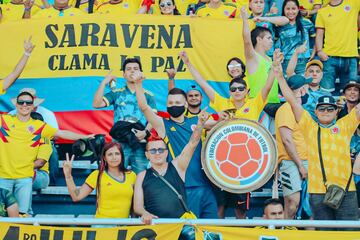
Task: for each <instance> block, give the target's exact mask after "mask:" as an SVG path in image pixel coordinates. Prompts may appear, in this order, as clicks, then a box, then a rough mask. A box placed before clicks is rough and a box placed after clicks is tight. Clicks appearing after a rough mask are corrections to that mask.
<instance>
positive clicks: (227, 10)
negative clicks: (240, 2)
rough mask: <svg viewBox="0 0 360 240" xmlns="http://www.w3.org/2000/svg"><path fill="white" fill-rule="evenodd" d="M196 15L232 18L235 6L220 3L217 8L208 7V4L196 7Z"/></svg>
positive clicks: (234, 14)
mask: <svg viewBox="0 0 360 240" xmlns="http://www.w3.org/2000/svg"><path fill="white" fill-rule="evenodd" d="M196 15H197V16H199V17H211V18H222V19H224V18H234V17H236V15H237V14H236V7H235V6H233V5H228V4H221V5H220V7H218V8H209V6H208V4H206V5H204V6H202V7H200V8H198V10H197V11H196Z"/></svg>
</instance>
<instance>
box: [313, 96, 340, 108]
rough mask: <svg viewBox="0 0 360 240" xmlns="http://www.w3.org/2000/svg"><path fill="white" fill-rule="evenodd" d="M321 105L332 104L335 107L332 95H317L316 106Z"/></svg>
mask: <svg viewBox="0 0 360 240" xmlns="http://www.w3.org/2000/svg"><path fill="white" fill-rule="evenodd" d="M321 105H332V106H335V107H336V108H337V105H336V101H335V98H333V97H332V96H321V97H319V99H318V102H317V104H316V108H317V107H319V106H321Z"/></svg>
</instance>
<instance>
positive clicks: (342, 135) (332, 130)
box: [299, 109, 360, 193]
mask: <svg viewBox="0 0 360 240" xmlns="http://www.w3.org/2000/svg"><path fill="white" fill-rule="evenodd" d="M359 124H360V121H359V120H358V119H357V117H356V112H355V109H353V110H352V111H351V112H350V113H349V114H348V115H346V116H345V117H343V118H341V119H340V120H339V121H337V122H336V123H335V125H334V126H332V127H329V128H323V127H321V140H320V142H321V152H322V158H323V162H324V169H325V173H326V178H327V184H328V185H330V184H337V185H338V186H341V187H342V188H344V189H345V187H346V184H347V182H348V180H349V177H350V174H351V173H352V168H351V160H350V151H349V149H350V141H351V138H352V136H353V134H354V132H355V130H356V128H357V126H358V125H359ZM299 126H300V129H301V130H302V132H303V135H304V138H305V142H306V144H307V146H308V147H307V151H308V152H307V155H308V163H309V172H308V178H309V180H308V192H309V193H325V192H326V189H325V186H324V183H323V178H322V172H321V165H320V159H319V152H318V141H317V133H318V128H319V125H318V124H317V122H315V121H314V120H313V119H312V117H311V115H310V114H309V113H308V112H307V111H305V110H304V111H303V113H302V116H301V119H300V121H299ZM353 180H354V179H352V180H351V184H350V187H349V191H355V184H354V181H353Z"/></svg>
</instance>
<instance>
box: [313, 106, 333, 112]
mask: <svg viewBox="0 0 360 240" xmlns="http://www.w3.org/2000/svg"><path fill="white" fill-rule="evenodd" d="M336 109H337V107H335V106H320V107H318V108H317V110H318V111H319V112H325V111H327V112H329V113H331V112H333V111H335V110H336Z"/></svg>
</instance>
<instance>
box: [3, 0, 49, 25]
mask: <svg viewBox="0 0 360 240" xmlns="http://www.w3.org/2000/svg"><path fill="white" fill-rule="evenodd" d="M41 7H42V2H41V0H36V1H35V4H34V6H33V7H32V8H31V14H35V13H37V12H39V11H40V10H41ZM1 9H2V14H3V18H2V20H1V22H7V21H19V20H22V17H23V15H24V9H25V6H24V4H23V3H21V4H13V3H8V4H2V5H1Z"/></svg>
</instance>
